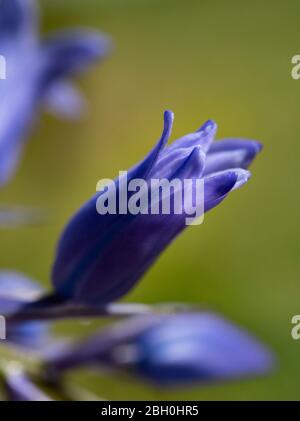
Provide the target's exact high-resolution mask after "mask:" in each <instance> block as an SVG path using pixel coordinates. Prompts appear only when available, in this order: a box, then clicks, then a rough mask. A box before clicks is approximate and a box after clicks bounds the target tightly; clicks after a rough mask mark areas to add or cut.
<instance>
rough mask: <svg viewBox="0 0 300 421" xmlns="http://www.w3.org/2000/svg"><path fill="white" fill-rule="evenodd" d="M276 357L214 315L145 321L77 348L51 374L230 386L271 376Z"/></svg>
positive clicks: (58, 361) (126, 324)
mask: <svg viewBox="0 0 300 421" xmlns="http://www.w3.org/2000/svg"><path fill="white" fill-rule="evenodd" d="M272 364H273V357H272V355H271V354H270V353H269V351H267V350H266V349H265V348H264V347H263V346H262V345H261V344H260V343H258V342H257V341H256V340H255V339H254V338H253V337H251V336H249V335H248V334H247V333H246V332H244V331H243V330H241V329H240V328H239V327H237V326H235V325H233V324H232V323H230V322H228V321H226V320H224V319H223V318H221V317H220V316H217V315H214V314H212V313H184V314H176V315H160V316H151V317H140V318H139V319H132V320H129V321H126V322H122V323H119V325H117V326H114V327H112V328H110V329H108V330H107V331H106V332H102V333H99V334H98V335H95V336H93V337H92V338H90V339H88V340H86V341H85V342H83V343H82V344H79V345H77V346H73V347H72V348H71V349H69V350H68V351H65V352H63V353H61V354H60V355H57V356H56V357H55V358H54V359H52V361H50V362H49V364H48V367H49V372H50V373H52V374H56V375H57V374H58V375H59V374H63V372H64V371H66V370H73V369H75V368H76V367H83V366H87V367H94V366H97V365H98V366H100V367H101V366H109V367H111V368H114V369H121V370H126V371H128V372H130V373H131V374H134V375H137V376H139V377H142V378H144V379H147V380H149V381H151V382H154V383H158V384H161V385H174V386H176V385H180V384H185V383H190V382H194V381H197V382H208V381H220V380H229V379H233V378H240V377H244V376H250V375H257V374H262V373H265V372H267V371H268V370H269V369H270V368H271V366H272Z"/></svg>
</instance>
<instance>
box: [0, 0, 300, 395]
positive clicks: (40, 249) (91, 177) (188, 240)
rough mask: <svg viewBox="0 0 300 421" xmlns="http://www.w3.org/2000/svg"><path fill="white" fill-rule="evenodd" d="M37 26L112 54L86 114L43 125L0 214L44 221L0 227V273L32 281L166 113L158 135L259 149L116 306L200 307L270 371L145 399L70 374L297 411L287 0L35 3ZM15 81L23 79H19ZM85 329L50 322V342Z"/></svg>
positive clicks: (295, 6)
mask: <svg viewBox="0 0 300 421" xmlns="http://www.w3.org/2000/svg"><path fill="white" fill-rule="evenodd" d="M41 9H42V12H43V21H42V30H43V31H48V30H50V29H55V28H62V27H64V26H72V25H77V26H78V25H79V26H89V27H94V28H98V29H101V30H102V31H104V32H106V33H108V34H110V35H111V37H112V39H113V41H114V51H113V52H112V54H111V57H110V58H109V59H107V60H106V61H105V62H104V63H103V64H102V65H99V66H95V67H94V68H93V69H92V71H91V72H89V73H88V74H86V75H84V76H83V77H82V78H81V79H80V80H79V84H80V86H81V88H82V90H83V91H84V93H85V95H86V97H87V100H88V103H89V111H88V113H87V114H86V115H85V117H84V118H82V119H81V120H80V121H78V122H75V123H70V122H64V121H60V120H58V119H55V118H54V117H51V116H49V115H48V116H47V115H43V117H42V118H41V120H40V122H39V124H38V127H37V129H36V130H35V132H34V133H33V136H32V139H31V142H30V143H29V145H28V147H27V148H26V153H25V156H24V159H23V161H22V165H21V168H20V169H19V171H18V174H17V177H16V178H15V179H14V180H13V182H12V183H11V184H10V185H9V186H8V187H7V188H6V189H5V190H4V191H1V202H2V203H11V204H12V203H19V204H26V205H28V206H35V207H37V208H42V209H46V210H47V212H48V213H49V215H50V219H49V223H48V224H46V225H45V226H40V227H31V228H28V227H27V228H22V229H16V230H2V231H1V237H0V248H1V267H3V268H16V269H18V270H20V271H22V272H25V273H26V274H28V275H30V276H32V277H33V278H35V279H37V280H40V282H42V283H43V284H44V285H47V286H48V285H50V281H49V269H50V267H51V264H52V260H53V254H54V248H55V244H56V241H57V238H58V236H59V233H60V231H61V229H62V228H63V226H64V224H65V222H66V221H67V219H68V218H69V216H70V215H71V214H72V213H73V211H74V210H75V209H77V208H78V207H79V206H80V205H81V204H82V203H83V201H84V200H86V199H87V198H89V197H90V196H91V195H92V194H93V193H94V192H95V186H96V182H97V180H99V179H100V178H104V177H105V178H106V177H110V178H112V177H114V176H115V175H116V174H117V173H118V171H119V170H124V169H126V168H128V167H129V166H131V165H132V164H133V163H135V162H136V161H138V160H139V159H141V158H142V157H143V156H144V155H145V153H146V152H147V151H148V150H149V149H150V148H151V147H152V146H153V144H154V142H155V141H156V139H157V138H158V137H159V135H160V132H161V128H162V114H163V111H164V110H165V109H172V110H173V111H174V112H175V126H174V132H173V139H174V138H177V137H179V136H181V135H183V134H185V133H188V132H191V131H193V130H194V129H196V128H197V127H198V126H199V125H200V124H201V123H202V122H204V121H205V120H206V119H208V118H212V119H214V120H215V121H216V122H217V123H218V125H219V132H218V137H227V136H241V137H247V138H253V139H257V140H261V141H262V142H263V143H264V146H265V148H264V151H263V153H262V154H261V155H260V156H259V158H258V159H257V161H256V162H255V164H254V165H253V167H252V171H253V178H252V179H251V181H250V183H249V184H248V185H246V186H245V187H244V188H243V189H242V190H241V191H238V192H236V193H234V194H232V195H231V196H230V198H229V199H228V200H226V201H225V202H224V203H222V205H221V206H219V207H218V208H216V209H214V210H213V211H212V212H211V213H209V214H208V215H207V216H206V218H205V221H204V224H203V225H200V226H199V227H191V228H190V229H187V230H186V232H185V233H184V234H183V235H182V236H181V237H180V238H178V240H177V241H176V242H175V243H174V244H173V245H172V246H171V247H170V248H169V249H168V250H167V251H166V252H165V253H164V254H163V256H161V258H160V259H159V261H158V262H157V263H156V265H155V266H154V267H153V268H152V269H151V270H150V272H149V273H148V274H147V275H146V276H145V277H144V279H143V280H142V281H141V282H140V283H139V285H138V286H137V287H136V288H135V290H134V291H132V293H130V294H129V295H128V296H127V297H126V300H128V301H136V302H146V303H157V302H166V301H183V302H186V303H200V304H201V305H202V304H204V305H205V306H208V307H210V308H211V309H213V310H215V311H217V312H220V313H221V314H224V315H225V316H227V317H228V318H230V319H233V320H234V321H236V322H238V323H240V324H241V325H242V326H245V327H246V328H248V329H249V330H250V331H252V332H253V333H255V334H256V335H257V337H258V338H260V339H261V340H263V341H264V342H265V343H266V344H267V345H269V346H270V347H271V348H272V349H273V350H274V352H275V353H276V355H277V357H278V368H277V369H276V370H275V371H274V373H273V374H271V375H269V376H267V377H264V378H259V379H255V380H244V381H242V382H232V383H229V384H222V385H214V386H209V387H198V388H197V387H196V388H188V389H184V390H182V389H180V390H160V389H154V388H153V387H151V386H147V385H145V384H144V383H142V382H139V381H138V380H134V379H132V378H130V379H129V378H127V377H124V376H115V377H110V376H108V375H103V374H100V373H98V374H97V373H93V374H84V373H82V374H80V375H76V380H78V382H79V383H81V384H82V385H85V386H86V387H87V388H88V389H90V390H92V391H94V392H97V393H98V394H99V395H102V396H104V397H106V398H109V399H243V400H245V399H299V398H300V392H299V390H300V341H299V342H297V341H294V340H292V338H291V333H290V332H291V326H292V325H291V317H292V316H293V315H294V314H299V313H300V300H299V296H300V276H299V275H300V265H299V228H300V226H299V225H300V222H299V216H298V215H299V210H298V206H299V198H298V194H299V193H300V192H299V182H300V176H299V175H298V174H299V172H298V167H299V152H300V141H299V135H300V118H299V112H300V81H295V80H293V79H292V78H291V75H290V72H291V68H292V65H291V57H292V56H293V55H295V54H300V44H299V39H300V33H299V14H300V4H299V2H298V1H296V0H294V1H293V0H288V1H286V2H284V3H283V2H282V1H266V2H261V1H252V2H241V1H239V0H236V1H230V0H229V1H226V2H225V1H221V0H219V1H212V0H199V1H196V0H194V1H193V0H185V1H180V0H85V1H84V2H83V1H82V0H64V1H62V0H43V1H41ZM24 83H26V81H25V80H24ZM93 328H94V325H93V324H92V325H86V324H82V323H78V322H75V323H72V322H68V323H59V324H58V326H57V330H58V332H60V333H64V334H66V333H69V332H72V334H87V333H88V332H89V331H90V330H93Z"/></svg>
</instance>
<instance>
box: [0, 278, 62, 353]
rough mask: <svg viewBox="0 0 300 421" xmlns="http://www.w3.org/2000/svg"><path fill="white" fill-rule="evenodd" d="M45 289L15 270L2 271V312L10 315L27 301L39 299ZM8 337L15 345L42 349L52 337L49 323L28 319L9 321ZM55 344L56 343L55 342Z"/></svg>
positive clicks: (0, 311)
mask: <svg viewBox="0 0 300 421" xmlns="http://www.w3.org/2000/svg"><path fill="white" fill-rule="evenodd" d="M42 293H43V289H42V288H41V287H40V286H39V285H38V284H37V283H35V282H33V281H32V280H31V279H29V278H27V277H25V276H24V275H22V274H21V273H18V272H15V271H5V270H2V271H0V314H1V315H2V316H5V317H9V315H10V314H13V313H14V312H16V311H18V310H19V309H21V308H22V307H23V306H24V305H26V304H27V303H30V302H32V301H34V300H38V299H39V297H41V295H42ZM6 339H7V340H8V341H9V342H11V343H14V344H15V345H18V346H22V347H26V348H30V349H36V350H41V349H42V348H44V347H45V346H46V345H49V343H50V340H52V339H53V338H51V335H50V332H49V329H48V323H46V322H42V321H41V322H40V321H28V322H24V323H22V322H21V323H13V322H12V323H7V325H6ZM53 345H54V344H53Z"/></svg>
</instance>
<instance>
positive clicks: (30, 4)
mask: <svg viewBox="0 0 300 421" xmlns="http://www.w3.org/2000/svg"><path fill="white" fill-rule="evenodd" d="M0 9H1V14H0V55H1V57H3V58H4V60H5V63H6V65H5V67H6V71H5V73H6V79H5V80H0V185H1V184H4V183H6V182H7V181H8V180H9V179H10V177H11V176H12V175H13V173H14V172H15V169H16V167H17V164H18V161H19V159H20V156H21V154H22V150H23V147H24V142H25V139H26V135H27V134H28V131H29V128H30V125H31V123H32V120H33V119H34V117H35V115H36V114H37V109H38V106H39V105H40V103H44V104H46V105H49V107H50V108H51V109H52V110H54V111H58V113H60V114H63V115H66V116H69V115H71V114H74V113H75V114H76V113H77V112H78V106H79V95H78V94H77V92H76V90H75V89H74V88H73V86H72V85H70V84H69V82H68V78H69V77H70V76H72V75H73V74H76V73H78V72H80V71H82V70H85V69H86V68H87V67H88V66H89V65H90V64H91V63H92V62H94V61H95V60H97V59H102V58H103V57H104V56H105V55H106V54H107V52H108V49H109V43H108V40H107V38H106V37H104V36H103V35H101V34H98V33H93V32H91V31H87V30H76V31H74V30H73V31H63V32H60V33H59V34H56V35H54V36H52V37H50V38H49V39H47V40H45V41H43V42H40V41H39V39H38V30H37V14H36V10H35V1H34V0H1V1H0Z"/></svg>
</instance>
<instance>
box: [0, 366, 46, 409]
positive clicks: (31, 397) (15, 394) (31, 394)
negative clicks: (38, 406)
mask: <svg viewBox="0 0 300 421" xmlns="http://www.w3.org/2000/svg"><path fill="white" fill-rule="evenodd" d="M2 383H3V386H4V391H5V392H6V395H7V398H8V400H9V401H30V402H33V401H51V400H52V399H50V397H48V396H47V395H45V394H44V392H42V391H41V390H40V389H39V388H38V387H37V386H36V385H35V384H34V383H33V382H32V381H31V379H30V378H29V376H28V375H27V374H26V373H25V372H24V371H23V368H22V366H21V365H19V364H17V363H7V364H6V367H5V368H4V369H3V372H2Z"/></svg>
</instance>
